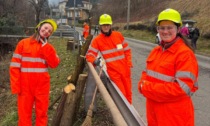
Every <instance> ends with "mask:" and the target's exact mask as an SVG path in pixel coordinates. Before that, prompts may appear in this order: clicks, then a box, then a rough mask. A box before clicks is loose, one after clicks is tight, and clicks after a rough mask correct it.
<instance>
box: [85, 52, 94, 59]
mask: <svg viewBox="0 0 210 126" xmlns="http://www.w3.org/2000/svg"><path fill="white" fill-rule="evenodd" d="M86 56H93V57H95V58H96V56H95V55H94V54H93V53H87V54H86Z"/></svg>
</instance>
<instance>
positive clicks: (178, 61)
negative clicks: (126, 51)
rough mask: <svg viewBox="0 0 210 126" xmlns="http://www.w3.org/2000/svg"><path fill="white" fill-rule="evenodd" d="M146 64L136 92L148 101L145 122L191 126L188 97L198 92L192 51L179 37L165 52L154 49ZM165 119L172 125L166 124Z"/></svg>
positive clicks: (190, 110) (191, 118) (192, 116)
mask: <svg viewBox="0 0 210 126" xmlns="http://www.w3.org/2000/svg"><path fill="white" fill-rule="evenodd" d="M146 63H147V65H146V70H145V71H143V72H142V77H141V79H140V81H139V84H138V89H139V91H140V92H141V93H142V94H143V95H144V96H145V97H146V98H147V118H148V123H149V124H150V125H151V126H153V125H154V126H155V125H158V126H164V125H171V126H174V125H179V126H186V124H190V125H189V126H192V125H194V114H193V105H192V101H191V95H192V94H193V93H194V92H195V91H196V90H197V89H198V63H197V59H196V57H195V55H194V53H193V52H192V50H190V49H189V48H188V47H187V46H186V45H185V43H184V42H183V40H182V39H181V38H178V39H177V41H176V42H175V43H174V44H173V45H171V47H169V48H168V49H166V50H163V48H162V47H161V46H157V47H155V48H154V50H152V52H151V53H150V55H149V56H148V58H147V61H146ZM174 113H176V114H174ZM183 113H188V114H187V115H185V114H184V115H183ZM163 115H164V116H163ZM178 115H179V116H180V118H177V117H178ZM163 118H165V119H163ZM189 118H190V119H189ZM179 119H180V120H179ZM181 119H183V120H181ZM185 119H186V120H185ZM163 120H165V121H163ZM168 120H169V121H171V122H169V123H167V121H168ZM187 120H188V121H190V122H187Z"/></svg>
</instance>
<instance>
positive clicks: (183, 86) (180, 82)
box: [176, 79, 193, 96]
mask: <svg viewBox="0 0 210 126" xmlns="http://www.w3.org/2000/svg"><path fill="white" fill-rule="evenodd" d="M176 80H177V82H178V84H179V86H180V87H181V88H182V89H183V90H184V92H185V93H186V94H187V95H188V96H192V95H193V93H192V92H191V91H190V88H189V86H188V85H187V84H186V83H184V82H183V81H181V80H180V79H176Z"/></svg>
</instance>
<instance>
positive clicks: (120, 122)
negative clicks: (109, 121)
mask: <svg viewBox="0 0 210 126" xmlns="http://www.w3.org/2000/svg"><path fill="white" fill-rule="evenodd" d="M87 64H88V67H89V70H90V72H91V73H92V74H93V77H94V79H95V81H96V85H97V87H98V89H99V91H100V93H101V95H102V97H103V99H104V101H105V103H106V105H107V107H108V108H109V109H110V111H111V115H112V117H113V121H114V124H115V125H116V126H127V123H126V122H125V120H124V118H123V117H122V115H121V113H120V112H119V110H118V108H117V106H116V104H115V103H114V101H113V100H112V98H111V96H110V95H109V93H108V91H107V90H106V88H105V86H104V84H103V83H102V81H101V79H100V77H99V76H98V74H97V72H96V70H95V68H94V67H93V65H92V64H91V63H90V62H87Z"/></svg>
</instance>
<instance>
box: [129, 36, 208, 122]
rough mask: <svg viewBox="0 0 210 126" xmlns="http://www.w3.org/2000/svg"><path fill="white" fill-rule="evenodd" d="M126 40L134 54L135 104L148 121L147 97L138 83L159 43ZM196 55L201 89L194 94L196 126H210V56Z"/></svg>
mask: <svg viewBox="0 0 210 126" xmlns="http://www.w3.org/2000/svg"><path fill="white" fill-rule="evenodd" d="M126 40H127V41H128V42H129V46H130V47H131V49H132V56H133V59H132V61H133V66H134V68H133V69H132V81H133V82H132V83H133V105H134V107H135V109H136V110H137V111H138V112H139V115H140V116H141V117H142V118H143V120H144V121H145V122H146V115H145V113H146V109H145V108H146V107H145V98H144V97H143V96H142V95H141V94H140V93H139V92H138V89H137V85H138V81H139V79H140V76H141V72H142V70H143V69H144V68H145V61H146V58H147V56H148V54H149V52H150V51H151V49H152V48H153V47H155V46H157V45H156V44H152V43H148V42H143V41H138V40H133V39H129V38H127V39H126ZM196 56H197V59H198V63H199V79H198V82H199V89H198V91H197V92H196V93H194V95H193V96H192V100H193V103H194V109H195V126H210V108H209V107H210V83H209V81H210V64H209V63H210V57H205V56H201V55H196ZM207 81H208V82H207Z"/></svg>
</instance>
